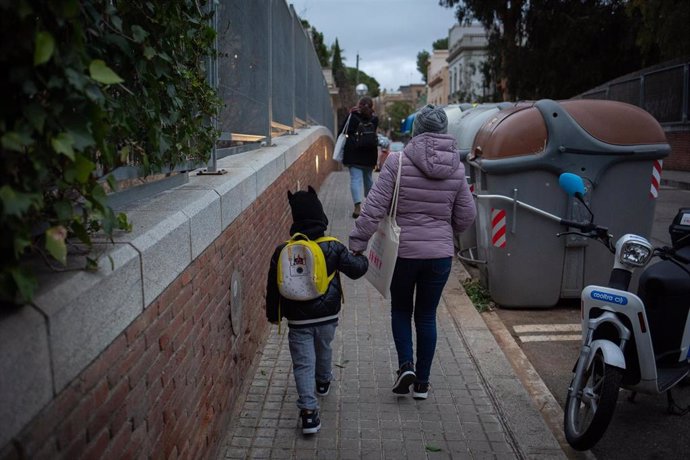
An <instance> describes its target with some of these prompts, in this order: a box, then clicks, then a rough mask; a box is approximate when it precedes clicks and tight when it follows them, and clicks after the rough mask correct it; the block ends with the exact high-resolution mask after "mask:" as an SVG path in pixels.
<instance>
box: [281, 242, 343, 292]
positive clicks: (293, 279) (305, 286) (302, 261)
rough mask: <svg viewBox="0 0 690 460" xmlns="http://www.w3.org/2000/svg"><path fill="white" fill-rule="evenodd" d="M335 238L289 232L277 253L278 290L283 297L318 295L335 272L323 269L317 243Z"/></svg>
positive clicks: (324, 263) (323, 263) (321, 254)
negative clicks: (312, 237) (288, 237)
mask: <svg viewBox="0 0 690 460" xmlns="http://www.w3.org/2000/svg"><path fill="white" fill-rule="evenodd" d="M325 241H338V240H337V239H336V238H333V237H332V236H324V237H321V238H318V239H316V240H310V239H309V238H308V237H307V236H306V235H304V234H302V233H295V234H294V235H292V238H290V239H289V240H288V242H287V244H286V245H285V247H284V248H283V249H282V250H281V251H280V254H279V256H278V291H280V294H281V295H282V296H283V297H285V298H286V299H291V300H312V299H316V298H318V297H321V296H322V295H324V294H325V293H326V291H327V290H328V285H329V283H330V282H331V280H332V279H333V277H334V276H335V272H333V273H332V274H331V275H330V276H329V275H328V273H327V269H326V258H325V257H324V254H323V251H322V250H321V247H320V246H319V244H318V243H321V242H325Z"/></svg>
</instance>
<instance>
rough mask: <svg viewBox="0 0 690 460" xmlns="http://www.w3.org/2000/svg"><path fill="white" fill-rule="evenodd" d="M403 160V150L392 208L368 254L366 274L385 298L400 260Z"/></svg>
mask: <svg viewBox="0 0 690 460" xmlns="http://www.w3.org/2000/svg"><path fill="white" fill-rule="evenodd" d="M402 160H403V153H402V152H401V153H400V158H399V161H398V177H397V178H396V180H395V189H394V190H393V200H392V202H391V208H390V211H389V212H388V214H386V215H385V216H384V217H383V219H381V222H379V227H378V228H377V229H376V233H374V235H373V236H372V237H371V240H370V242H369V253H368V254H367V258H368V259H369V270H367V273H366V275H365V276H366V278H367V280H369V282H370V283H371V284H372V285H373V286H374V287H375V288H376V289H377V290H378V291H379V292H380V293H381V295H382V296H383V298H384V299H387V298H388V297H389V296H390V292H391V280H392V279H393V270H395V263H396V261H397V260H398V246H399V245H400V227H398V224H397V223H396V221H395V215H396V213H397V211H398V195H399V194H400V175H401V172H402Z"/></svg>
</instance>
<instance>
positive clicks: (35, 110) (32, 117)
mask: <svg viewBox="0 0 690 460" xmlns="http://www.w3.org/2000/svg"><path fill="white" fill-rule="evenodd" d="M22 112H23V113H24V116H25V117H26V119H27V120H29V123H31V126H33V128H34V129H35V130H36V131H38V132H39V133H42V132H43V126H44V125H45V121H46V111H45V110H44V109H43V107H41V106H40V105H38V104H35V103H33V104H29V105H27V106H25V107H24V108H23V109H22Z"/></svg>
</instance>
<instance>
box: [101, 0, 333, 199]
mask: <svg viewBox="0 0 690 460" xmlns="http://www.w3.org/2000/svg"><path fill="white" fill-rule="evenodd" d="M209 8H211V9H212V12H213V15H212V18H211V21H212V24H213V27H214V29H215V30H216V32H217V37H216V50H217V51H218V56H217V57H216V58H215V59H213V58H209V60H208V62H207V68H208V82H209V84H210V85H211V86H212V87H213V88H215V89H216V90H217V92H218V95H219V96H220V99H221V101H222V104H223V106H222V108H221V110H220V113H219V115H218V117H217V118H215V119H213V120H211V122H212V123H213V125H214V127H215V128H216V129H218V130H219V132H220V137H219V139H218V142H217V143H216V144H217V145H216V146H214V148H213V150H212V152H211V158H210V160H209V162H208V164H206V165H204V164H196V165H193V164H185V165H177V166H175V167H172V168H170V169H169V170H167V171H161V173H162V175H163V176H170V175H174V174H176V173H179V172H184V171H189V170H190V169H196V168H199V167H203V166H206V169H205V170H203V171H202V172H201V174H221V173H223V172H224V171H223V170H219V169H218V167H217V160H218V159H220V158H223V157H225V156H228V155H232V154H236V153H241V152H245V151H247V150H252V149H256V148H259V147H261V146H266V145H268V146H270V145H271V139H272V138H273V137H275V136H279V135H282V134H286V133H291V132H294V131H295V129H297V128H301V127H304V126H308V125H322V126H325V127H326V128H328V129H330V130H331V132H333V131H334V110H333V106H332V103H331V96H330V93H329V88H328V84H327V82H326V79H325V78H324V75H323V71H322V68H321V64H320V63H319V59H318V57H317V55H316V51H315V49H314V46H313V43H312V41H311V38H310V36H309V34H308V33H307V31H306V30H305V29H304V28H303V27H302V23H301V22H300V19H299V17H298V16H297V13H296V12H295V10H294V7H293V6H292V5H290V6H288V4H287V2H286V0H260V1H259V0H252V1H248V0H218V1H215V2H209ZM121 169H122V171H116V172H117V177H118V178H120V176H122V178H127V179H131V178H136V177H142V176H143V173H141V171H139V169H140V168H136V167H134V166H126V167H123V168H121ZM134 169H136V170H137V171H138V172H137V171H133V170H134ZM179 181H180V178H173V179H170V178H168V177H166V178H164V179H162V182H168V183H169V184H170V185H169V187H175V186H177V185H179V183H180V182H179ZM160 187H161V184H158V185H156V186H153V187H152V186H147V187H143V186H137V187H135V188H136V189H137V190H127V193H124V192H118V193H114V194H112V195H111V196H109V201H110V202H111V203H117V204H122V203H125V202H128V201H131V200H133V199H141V198H144V197H145V196H148V195H150V194H151V193H155V192H157V191H160ZM149 190H150V191H149Z"/></svg>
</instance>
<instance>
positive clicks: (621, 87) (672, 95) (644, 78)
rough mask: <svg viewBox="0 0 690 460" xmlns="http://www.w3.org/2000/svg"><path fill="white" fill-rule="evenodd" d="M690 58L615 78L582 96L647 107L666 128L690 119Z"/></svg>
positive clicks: (685, 122)
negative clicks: (689, 59)
mask: <svg viewBox="0 0 690 460" xmlns="http://www.w3.org/2000/svg"><path fill="white" fill-rule="evenodd" d="M689 93H690V62H689V61H688V60H687V59H686V60H685V62H683V61H681V62H678V61H676V62H673V63H669V64H665V65H660V66H655V67H653V68H649V69H643V70H641V71H640V72H637V73H636V74H632V75H628V76H625V77H621V78H618V79H616V80H612V81H610V82H608V83H606V84H604V85H601V86H598V87H597V88H594V89H591V90H589V91H587V92H585V93H583V94H581V95H580V96H577V97H579V98H582V99H609V100H613V101H621V102H627V103H629V104H633V105H636V106H638V107H641V108H643V109H645V110H646V111H647V112H649V113H650V114H652V116H653V117H654V118H656V119H657V121H659V123H661V125H662V126H664V127H665V128H668V127H673V126H675V125H682V124H687V123H688V113H690V106H689V104H690V101H689V99H690V97H689Z"/></svg>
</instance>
